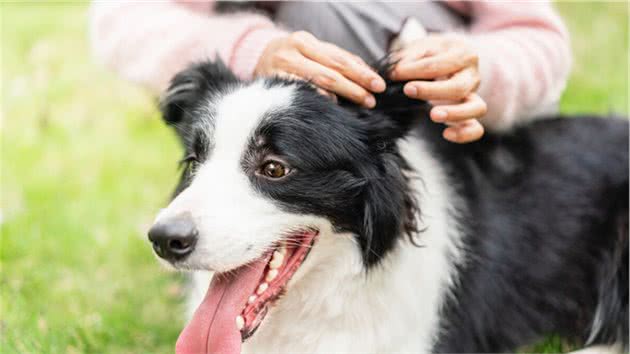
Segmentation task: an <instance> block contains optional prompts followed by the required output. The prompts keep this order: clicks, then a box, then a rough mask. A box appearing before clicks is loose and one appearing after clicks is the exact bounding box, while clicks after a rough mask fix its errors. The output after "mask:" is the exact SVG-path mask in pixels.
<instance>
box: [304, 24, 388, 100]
mask: <svg viewBox="0 0 630 354" xmlns="http://www.w3.org/2000/svg"><path fill="white" fill-rule="evenodd" d="M293 40H294V41H295V44H296V47H297V48H298V49H299V51H300V52H301V53H302V54H303V55H304V56H305V57H306V58H309V59H311V60H313V61H315V62H317V63H319V64H321V65H323V66H326V67H328V68H329V69H332V70H334V71H336V72H338V73H340V74H342V75H343V76H345V77H346V78H348V79H349V80H351V81H353V82H354V83H356V84H358V85H360V86H361V87H363V88H365V89H366V90H370V91H372V92H382V91H384V90H385V81H384V80H383V78H381V77H380V76H379V75H378V74H377V73H375V72H374V71H373V70H372V69H371V68H370V67H369V66H368V65H367V64H366V63H365V62H364V61H363V60H361V59H360V58H359V57H357V56H356V55H354V54H351V53H350V52H348V51H345V50H343V49H341V48H339V47H337V46H335V45H333V44H330V43H326V42H321V41H319V40H317V39H316V38H315V37H314V36H313V35H311V34H310V33H308V32H297V33H295V34H294V36H293Z"/></svg>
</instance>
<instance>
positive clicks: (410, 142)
mask: <svg viewBox="0 0 630 354" xmlns="http://www.w3.org/2000/svg"><path fill="white" fill-rule="evenodd" d="M292 96H293V95H292V89H291V88H290V87H284V88H272V89H267V88H264V87H263V86H262V84H261V83H254V84H253V85H251V86H248V87H246V88H242V89H238V90H236V91H234V92H232V93H229V94H226V95H225V96H224V97H221V98H217V99H216V100H214V102H209V103H208V104H209V105H214V107H212V108H213V109H214V110H215V112H216V114H215V121H214V126H213V127H212V129H211V127H208V131H211V132H213V134H214V136H213V137H212V139H211V140H212V141H213V142H214V148H213V150H212V152H211V155H210V157H209V158H208V160H207V161H206V162H205V163H204V164H203V165H201V166H200V167H199V169H198V172H197V174H196V176H195V178H194V180H193V182H192V184H191V185H190V186H189V187H188V188H187V189H186V190H184V191H183V192H182V193H181V194H180V195H179V196H178V197H177V198H176V199H175V200H174V201H173V202H172V203H171V205H170V206H169V207H168V208H167V209H166V210H165V211H164V212H162V213H160V215H159V217H158V218H159V219H162V218H168V217H170V216H175V215H177V214H179V213H184V212H186V213H191V214H192V216H193V218H194V219H195V221H196V223H197V226H198V230H199V241H198V244H197V247H196V249H195V251H194V253H193V254H192V255H191V256H190V257H189V258H188V259H187V260H186V261H185V263H184V264H182V265H181V266H182V267H183V268H192V269H208V270H215V271H225V270H229V269H233V268H235V267H238V266H240V265H243V264H245V263H248V262H250V261H252V260H254V259H256V258H258V257H260V256H261V255H262V253H263V252H264V251H265V250H266V249H268V247H270V246H271V245H272V244H273V243H274V242H277V241H278V240H279V239H280V237H281V236H282V235H281V233H282V231H285V230H288V229H291V228H300V227H304V226H315V227H317V228H318V229H319V230H320V235H319V237H318V240H317V242H316V243H315V245H314V247H313V249H312V251H311V253H310V254H309V257H308V258H307V260H306V261H305V262H304V263H303V265H302V266H301V267H300V269H299V270H298V272H297V273H296V274H295V275H294V277H293V278H292V280H291V281H290V283H289V284H288V288H287V292H286V294H285V295H284V296H283V297H282V298H280V299H279V300H278V301H277V302H276V303H275V304H273V305H272V306H271V308H270V311H269V314H268V315H267V317H266V319H265V320H264V321H263V323H262V325H261V326H260V328H259V329H258V331H257V332H256V334H255V335H254V336H252V337H251V338H250V339H248V340H247V341H246V342H245V343H244V345H243V352H244V353H271V352H275V353H300V352H325V353H331V352H345V353H347V352H357V353H358V352H361V353H370V352H372V353H383V352H414V353H421V352H428V351H429V350H430V348H431V346H432V344H433V342H434V340H435V337H436V335H437V333H438V331H439V328H438V322H439V321H438V312H439V309H440V306H441V302H442V301H443V300H444V299H445V297H446V296H447V293H448V288H449V284H451V283H452V282H453V281H455V279H453V276H454V272H453V271H452V270H453V265H454V262H461V261H462V259H461V257H460V252H459V251H458V243H459V232H458V231H457V230H458V227H457V220H456V218H455V217H454V216H455V215H457V211H456V210H454V208H455V206H454V205H452V204H449V202H448V201H455V200H457V198H456V196H454V195H452V193H451V192H450V188H449V186H448V185H447V184H446V181H445V179H444V174H443V173H442V170H441V166H440V164H439V163H437V161H434V160H433V159H432V158H431V157H430V155H429V154H428V152H427V151H426V149H425V148H424V147H423V146H422V143H421V142H420V141H419V140H418V139H414V138H413V137H411V138H409V139H407V140H404V141H402V142H400V148H401V151H402V153H403V155H404V157H405V158H406V159H407V161H408V162H409V163H410V165H411V167H412V169H413V170H414V171H422V175H421V176H412V178H411V180H412V181H413V182H412V183H413V186H412V187H413V188H414V190H415V191H416V192H417V193H418V200H419V203H420V205H422V212H423V213H422V219H421V220H418V222H419V224H420V225H422V226H423V227H425V228H426V231H424V232H422V233H421V234H418V235H416V237H417V240H416V241H418V242H419V243H421V244H422V245H423V247H416V246H414V245H412V244H411V243H410V242H409V241H408V240H407V239H402V240H401V241H400V242H399V244H398V245H397V247H396V249H395V250H394V251H393V252H391V253H390V254H389V255H388V257H387V258H386V259H385V260H384V261H383V263H382V264H380V265H379V266H377V267H376V268H374V269H371V270H370V271H369V272H368V273H366V272H365V268H364V266H363V263H362V258H361V254H360V248H359V247H358V245H357V244H356V241H355V240H354V237H353V236H352V235H349V234H339V233H335V232H334V231H333V229H332V226H331V223H330V222H329V221H328V220H325V219H322V218H320V217H315V216H308V215H307V216H304V215H294V214H291V213H288V212H286V211H282V210H280V209H279V208H278V207H276V206H275V205H274V204H273V203H272V202H271V201H269V200H267V199H265V198H263V197H262V196H260V195H259V194H257V193H256V191H255V190H253V188H252V186H251V184H250V183H249V180H248V178H247V176H245V174H244V173H243V172H242V168H241V167H240V160H241V156H242V154H243V153H244V151H245V149H246V148H247V144H248V142H249V141H250V139H251V137H252V133H253V131H254V129H255V128H256V127H257V125H258V123H259V122H260V120H261V119H262V117H263V115H264V113H265V112H268V111H269V110H273V109H274V108H277V107H282V106H287V105H289V104H290V102H291V98H292ZM416 177H418V178H416ZM209 278H210V276H209V274H208V273H206V272H201V273H200V274H199V275H196V276H194V278H193V279H194V286H193V289H194V290H193V292H192V297H191V301H190V307H191V310H190V311H189V314H192V313H193V311H194V309H195V308H196V307H197V306H198V305H199V303H200V302H201V300H202V299H203V296H204V293H205V290H206V289H207V286H208V282H209V280H210V279H209Z"/></svg>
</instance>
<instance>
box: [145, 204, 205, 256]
mask: <svg viewBox="0 0 630 354" xmlns="http://www.w3.org/2000/svg"><path fill="white" fill-rule="evenodd" d="M149 240H150V241H151V243H152V244H153V250H154V251H155V253H157V255H158V256H160V257H161V258H164V259H166V260H169V261H177V260H181V259H183V258H184V257H186V256H188V255H189V254H190V253H191V252H192V251H193V250H194V249H195V244H196V243H197V229H196V228H195V223H194V222H193V219H192V217H191V216H190V214H182V215H178V216H175V217H171V218H167V219H165V220H163V221H160V222H158V223H157V224H155V225H153V226H152V227H151V230H149Z"/></svg>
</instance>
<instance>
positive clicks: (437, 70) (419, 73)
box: [391, 50, 477, 81]
mask: <svg viewBox="0 0 630 354" xmlns="http://www.w3.org/2000/svg"><path fill="white" fill-rule="evenodd" d="M424 55H427V53H424V52H423V53H415V54H408V58H409V59H403V60H402V61H401V62H399V63H398V64H397V65H396V66H395V67H394V70H392V73H391V77H392V79H394V80H398V81H405V80H422V79H425V80H426V79H435V78H438V77H441V76H448V75H451V74H452V73H454V72H457V71H459V70H461V69H463V68H465V67H468V66H476V65H477V56H475V55H473V54H471V53H469V52H467V51H462V50H450V51H447V52H445V53H442V54H438V55H434V56H427V57H423V56H424ZM418 57H420V59H417V60H416V58H418Z"/></svg>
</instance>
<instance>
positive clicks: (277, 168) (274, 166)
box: [262, 161, 289, 178]
mask: <svg viewBox="0 0 630 354" xmlns="http://www.w3.org/2000/svg"><path fill="white" fill-rule="evenodd" d="M262 173H263V174H264V175H265V176H267V177H269V178H282V177H284V176H286V175H287V173H289V169H288V168H286V167H285V166H284V165H283V164H281V163H280V162H278V161H268V162H266V163H265V164H264V165H263V167H262Z"/></svg>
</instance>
